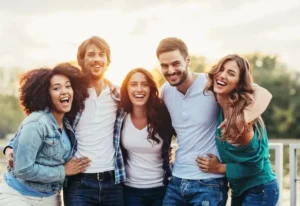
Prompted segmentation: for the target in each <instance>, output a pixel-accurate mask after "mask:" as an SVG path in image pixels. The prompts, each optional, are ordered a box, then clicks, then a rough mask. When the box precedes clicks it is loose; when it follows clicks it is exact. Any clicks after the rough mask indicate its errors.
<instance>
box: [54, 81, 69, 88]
mask: <svg viewBox="0 0 300 206" xmlns="http://www.w3.org/2000/svg"><path fill="white" fill-rule="evenodd" d="M67 83H70V84H71V81H69V80H68V81H66V82H65V84H67ZM60 85H61V84H60V83H55V84H53V85H51V87H54V86H60Z"/></svg>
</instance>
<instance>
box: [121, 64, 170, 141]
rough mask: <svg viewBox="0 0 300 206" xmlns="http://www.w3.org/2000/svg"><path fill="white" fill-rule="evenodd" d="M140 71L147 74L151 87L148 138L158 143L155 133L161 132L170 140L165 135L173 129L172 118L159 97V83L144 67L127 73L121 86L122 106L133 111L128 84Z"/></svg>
mask: <svg viewBox="0 0 300 206" xmlns="http://www.w3.org/2000/svg"><path fill="white" fill-rule="evenodd" d="M138 72H139V73H142V74H144V75H145V77H146V80H147V83H148V85H149V87H150V96H149V99H148V101H147V121H148V126H147V131H148V137H147V139H148V140H153V141H154V142H156V143H157V144H158V143H159V142H160V140H159V139H158V138H157V137H156V136H155V135H156V134H159V136H160V137H161V138H162V139H163V140H164V142H165V141H169V140H166V139H164V138H169V137H168V135H165V132H167V131H170V130H172V129H171V128H172V126H171V118H170V115H169V113H168V110H167V108H166V106H165V104H164V103H163V101H162V100H161V99H160V98H159V95H158V87H157V84H156V82H155V80H154V78H153V76H152V74H151V73H150V72H149V71H147V70H146V69H143V68H136V69H133V70H131V71H130V72H129V73H128V74H127V75H126V77H125V79H124V80H123V83H122V86H121V102H120V108H123V109H124V111H125V112H127V113H131V112H132V107H133V106H132V102H131V101H130V98H129V95H128V89H127V85H128V82H129V80H130V78H131V77H132V75H133V74H135V73H138Z"/></svg>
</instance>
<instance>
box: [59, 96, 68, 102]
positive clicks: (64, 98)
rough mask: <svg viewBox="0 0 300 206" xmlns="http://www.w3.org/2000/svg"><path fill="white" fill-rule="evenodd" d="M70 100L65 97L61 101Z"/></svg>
mask: <svg viewBox="0 0 300 206" xmlns="http://www.w3.org/2000/svg"><path fill="white" fill-rule="evenodd" d="M68 100H69V98H68V97H64V98H62V99H60V101H68Z"/></svg>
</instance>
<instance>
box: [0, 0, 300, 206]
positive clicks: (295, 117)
mask: <svg viewBox="0 0 300 206" xmlns="http://www.w3.org/2000/svg"><path fill="white" fill-rule="evenodd" d="M0 4H1V6H0V45H1V46H0V145H1V146H4V145H6V143H7V140H8V139H9V138H10V137H11V136H12V135H13V133H14V132H15V131H16V130H17V128H18V126H19V124H20V123H21V121H22V120H23V119H24V117H25V114H24V112H23V111H22V108H21V107H20V104H19V100H18V80H19V75H20V74H21V73H23V72H24V71H26V70H29V69H32V68H38V67H44V66H46V67H51V66H54V65H55V64H57V63H60V62H65V61H71V62H76V53H77V48H78V46H79V44H80V43H81V42H82V41H83V40H85V39H86V38H89V37H91V36H93V35H97V36H100V37H103V38H104V39H106V40H107V42H108V43H109V44H110V46H111V51H112V63H111V65H110V68H109V70H108V71H107V73H106V77H107V78H108V79H110V80H111V81H113V82H114V83H115V84H118V85H120V84H121V82H122V79H123V77H124V76H125V74H126V73H127V72H128V71H129V70H131V69H133V68H135V67H144V68H146V69H149V70H150V71H151V72H152V73H153V74H154V76H155V78H156V80H157V81H158V83H159V85H162V84H163V82H164V79H163V77H162V76H161V73H160V68H159V66H158V62H157V58H156V55H155V49H156V47H157V45H158V43H159V41H160V40H161V39H163V38H165V37H170V36H176V37H179V38H182V39H183V40H184V41H185V42H186V44H187V45H188V47H189V52H190V54H191V69H192V70H193V71H195V72H205V71H208V70H209V69H210V68H211V66H212V65H213V64H214V63H216V62H217V60H218V59H220V58H222V57H223V56H225V55H227V54H229V53H238V54H240V55H244V56H245V57H247V59H248V60H249V62H250V63H251V65H252V68H253V71H254V81H255V82H256V83H258V84H259V85H261V86H263V87H265V88H267V89H268V90H269V91H270V92H271V93H272V94H273V99H272V101H271V104H270V106H269V107H268V109H267V111H266V112H265V113H264V114H263V119H264V121H265V124H266V126H267V130H268V135H269V138H270V142H278V143H282V144H284V165H283V169H284V178H283V181H284V182H283V186H284V188H285V193H284V196H283V198H284V199H285V200H286V203H287V202H288V199H289V197H288V196H289V185H290V182H289V156H288V155H289V154H288V152H289V150H288V144H289V143H300V61H299V57H300V38H299V36H300V24H299V19H300V2H299V1H297V0H286V1H281V0H251V1H242V0H210V1H205V0H169V1H168V0H160V1H158V0H152V1H148V0H127V1H126V0H111V1H104V0H86V1H81V0H64V1H60V0H52V1H39V0H27V1H21V0H11V1H4V0H0ZM296 157H297V159H298V160H300V156H299V154H298V155H297V156H296ZM0 158H2V160H1V164H0V172H1V173H2V172H3V171H4V169H5V165H6V163H5V160H4V159H3V158H4V157H3V156H1V155H0ZM271 160H272V161H273V162H274V154H273V152H272V151H271ZM299 162H300V161H298V166H297V172H298V175H299V174H300V171H299V168H300V166H299ZM1 179H2V175H1V176H0V180H1ZM298 187H299V182H298ZM298 194H300V192H299V190H298ZM298 199H299V198H298ZM284 205H285V204H284ZM299 205H300V204H299Z"/></svg>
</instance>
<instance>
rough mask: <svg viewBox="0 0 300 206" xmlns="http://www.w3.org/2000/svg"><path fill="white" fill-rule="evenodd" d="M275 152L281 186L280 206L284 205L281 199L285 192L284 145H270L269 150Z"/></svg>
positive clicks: (277, 173) (278, 179) (277, 175)
mask: <svg viewBox="0 0 300 206" xmlns="http://www.w3.org/2000/svg"><path fill="white" fill-rule="evenodd" d="M271 149H273V150H275V174H276V177H277V181H278V185H279V191H280V192H279V195H280V196H279V201H278V204H277V205H278V206H281V205H282V202H281V199H282V198H281V197H282V191H283V186H282V185H283V144H282V143H269V150H271Z"/></svg>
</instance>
